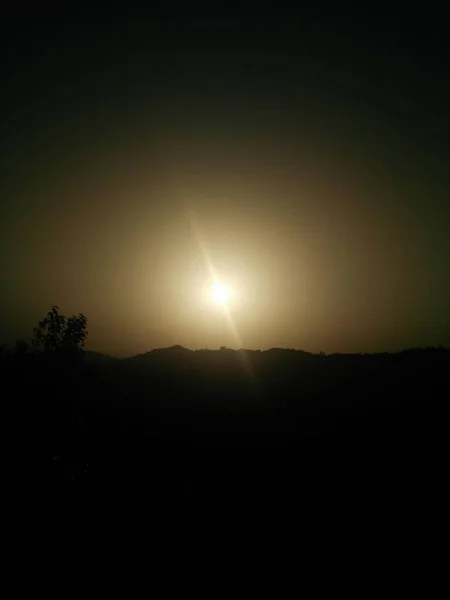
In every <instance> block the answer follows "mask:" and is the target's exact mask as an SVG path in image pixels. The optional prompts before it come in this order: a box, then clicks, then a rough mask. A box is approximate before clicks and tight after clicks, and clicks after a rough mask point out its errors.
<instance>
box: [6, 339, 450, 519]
mask: <svg viewBox="0 0 450 600" xmlns="http://www.w3.org/2000/svg"><path fill="white" fill-rule="evenodd" d="M282 352H283V351H281V354H280V355H279V356H278V357H275V355H272V356H271V357H270V360H269V357H268V356H267V357H266V358H265V359H264V360H266V363H265V364H264V365H263V364H262V363H261V361H262V359H261V358H259V359H258V358H256V359H254V360H253V367H255V365H256V367H255V368H253V370H252V373H251V375H250V374H249V371H248V370H247V371H246V372H245V373H246V374H245V375H242V374H241V375H240V376H239V377H236V373H237V371H236V370H235V369H234V367H233V365H231V366H230V362H229V361H230V360H231V361H232V360H234V358H233V357H232V356H231V354H230V356H228V358H227V357H225V355H224V354H222V355H220V354H218V355H217V356H218V358H217V360H218V361H219V363H220V365H221V366H220V368H219V367H217V364H216V367H215V369H213V370H209V371H208V369H206V371H208V373H209V374H207V375H205V373H203V374H202V373H198V372H197V373H196V374H195V376H192V371H190V370H189V369H188V370H187V371H186V369H184V370H183V365H184V366H186V363H185V360H186V357H184V358H183V357H181V358H180V356H177V357H175V358H173V357H172V358H170V359H169V357H168V356H167V357H166V359H167V363H170V368H166V367H167V365H166V367H164V368H163V367H162V366H161V364H159V365H158V367H157V368H153V367H152V366H151V363H148V364H146V365H145V366H143V365H139V366H138V367H137V366H136V364H134V365H132V364H131V363H127V364H126V365H125V363H123V362H122V361H117V362H116V361H111V363H109V362H107V363H105V364H103V363H102V364H97V363H95V361H94V362H89V361H86V363H85V364H84V366H83V368H82V369H79V370H77V372H76V374H75V375H74V373H73V372H71V373H70V374H68V373H67V372H64V373H63V371H61V370H60V371H59V375H55V371H54V367H53V366H52V367H51V369H50V371H51V372H53V374H54V377H55V378H56V380H57V382H58V386H57V390H58V391H57V392H55V388H54V387H52V386H51V385H50V383H49V381H48V380H47V383H46V384H45V379H46V376H47V375H48V372H47V370H46V369H47V367H45V369H44V371H42V368H43V367H42V366H39V369H40V371H39V373H38V374H40V375H41V382H40V383H37V381H38V377H37V373H36V372H34V375H33V377H32V376H31V373H32V371H30V369H31V367H30V366H29V365H28V366H27V367H26V368H25V367H24V366H23V365H20V366H17V364H16V366H15V367H14V369H9V371H8V372H9V376H10V377H13V376H14V377H16V389H17V391H18V394H17V398H18V401H19V398H20V402H21V403H22V406H23V408H24V412H23V413H22V419H23V420H24V421H25V420H26V416H25V415H29V416H31V415H32V418H31V419H30V421H31V423H29V427H30V429H31V430H32V433H31V435H30V437H29V439H28V440H27V441H26V443H25V446H26V447H27V452H31V453H32V456H33V460H32V461H31V463H32V464H33V465H34V468H35V473H34V475H36V476H37V479H38V481H39V482H40V483H39V485H41V486H42V488H43V489H50V488H49V486H51V487H52V488H54V489H55V486H56V489H58V490H60V491H61V490H66V491H68V490H72V493H74V494H79V493H85V494H89V495H90V497H94V496H93V495H95V493H97V492H98V493H101V494H106V497H110V498H114V499H115V501H119V500H120V498H127V499H128V501H129V500H130V498H132V497H134V498H136V499H139V501H140V502H142V501H144V502H145V503H150V504H152V505H159V506H168V505H173V504H177V505H179V506H181V505H182V506H184V507H186V506H189V505H191V506H196V507H199V506H209V507H211V506H212V505H214V506H216V507H219V506H221V507H224V508H230V507H232V506H239V507H240V508H241V509H242V510H244V511H245V510H249V511H252V510H253V508H252V507H256V506H258V507H261V506H263V507H266V508H268V509H269V508H270V510H278V511H279V510H284V509H285V508H287V507H290V508H295V507H299V506H303V507H304V506H305V503H306V504H307V506H309V507H310V509H312V510H314V511H315V514H316V515H317V514H318V513H320V512H321V511H328V512H329V511H330V510H339V509H338V507H341V509H342V508H345V509H346V510H354V511H362V512H364V511H369V512H370V511H372V512H373V511H375V513H376V512H377V511H379V510H381V509H382V507H383V506H384V507H386V506H391V507H393V506H397V509H396V510H400V511H403V512H404V511H408V503H411V501H412V500H413V499H414V500H415V501H417V499H418V498H419V497H423V496H424V494H425V495H427V497H428V499H430V495H431V497H434V496H435V498H436V502H439V494H440V492H439V490H440V488H441V486H442V481H443V478H442V473H443V462H444V459H443V456H444V454H443V450H442V446H443V440H444V438H443V435H444V434H443V433H442V432H443V427H442V426H443V424H444V423H443V419H444V414H445V405H446V403H447V398H448V372H449V366H450V361H449V355H450V352H449V351H445V350H423V351H413V352H409V353H403V354H397V355H377V356H376V357H374V356H372V357H370V356H355V357H342V356H340V357H339V356H334V357H322V356H314V357H312V355H311V356H300V355H296V356H293V355H292V354H291V355H289V354H282ZM285 352H287V351H285ZM166 359H164V360H166ZM149 360H150V359H149ZM152 360H153V359H152ZM188 360H190V358H188ZM258 360H260V363H258V364H257V361H258ZM220 361H222V362H220ZM227 361H228V362H227ZM302 361H303V362H302ZM308 361H309V362H308ZM306 363H308V364H306ZM174 365H175V367H174ZM224 365H225V366H224ZM191 366H192V365H191ZM152 368H153V370H152ZM24 369H28V371H27V373H28V376H27V377H25V376H24V374H25V371H24ZM32 369H36V367H35V366H33V367H32ZM52 369H53V370H52ZM219 371H220V373H219ZM211 373H213V374H211ZM13 374H14V375H13ZM19 375H21V376H20V377H19ZM44 375H45V376H44ZM63 375H64V378H63ZM42 380H44V383H43V381H42ZM35 388H38V389H39V394H38V395H36V396H33V394H32V390H33V389H35ZM51 390H52V391H51ZM19 392H20V393H19ZM44 392H45V394H46V397H45V395H44ZM44 402H47V404H48V406H49V407H50V408H49V409H48V410H44ZM351 507H353V509H352V508H351ZM393 510H394V509H393ZM375 513H374V514H375ZM366 517H367V514H366Z"/></svg>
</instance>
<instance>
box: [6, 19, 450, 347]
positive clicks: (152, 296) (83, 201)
mask: <svg viewBox="0 0 450 600" xmlns="http://www.w3.org/2000/svg"><path fill="white" fill-rule="evenodd" d="M366 12H367V11H366ZM3 23H4V24H3V32H2V71H1V72H2V94H1V99H0V128H1V129H0V148H1V166H0V169H1V174H0V190H1V194H0V198H1V200H0V202H1V204H0V285H1V291H2V293H1V297H0V340H2V341H4V342H6V343H10V342H12V341H13V340H15V339H17V338H19V337H25V338H27V337H29V336H30V334H31V332H32V329H33V327H34V326H35V325H37V323H38V321H39V320H41V319H42V318H43V316H44V315H45V314H46V313H47V311H48V310H50V308H51V306H52V305H55V304H56V305H58V306H59V307H60V310H61V312H62V313H63V314H66V315H71V314H78V313H80V312H82V313H84V314H85V315H86V316H87V318H88V329H89V337H88V341H87V348H88V349H91V350H97V351H100V352H104V353H107V354H111V355H115V356H130V355H133V354H137V353H141V352H146V351H149V350H151V349H152V348H158V347H165V346H170V345H173V344H181V345H183V346H186V347H188V348H205V347H208V348H218V347H220V346H222V345H225V346H228V347H231V348H260V349H266V348H271V347H288V348H298V349H303V350H306V351H310V352H319V351H324V352H327V353H328V352H378V351H397V350H401V349H403V348H409V347H417V346H428V345H444V346H450V235H449V233H450V197H449V190H450V169H449V164H450V162H449V158H450V144H449V142H450V119H449V108H448V107H449V106H450V84H449V80H450V77H449V61H448V58H449V52H448V50H449V47H448V41H447V35H446V31H445V29H444V21H443V16H442V15H439V14H437V13H436V14H431V13H430V14H429V15H428V14H426V13H425V14H417V15H415V14H414V13H413V12H410V13H409V14H408V16H407V17H405V15H400V16H399V17H397V18H395V16H393V15H392V14H391V15H390V17H389V20H388V19H387V18H382V17H375V16H372V17H371V16H370V15H369V16H368V14H366V15H365V16H364V18H363V17H361V18H359V19H358V17H357V16H356V15H354V14H352V15H345V14H343V15H341V18H340V19H333V18H331V17H330V18H329V19H324V18H322V19H318V18H316V19H312V18H311V19H308V18H306V17H303V18H301V19H300V18H295V17H289V18H288V17H286V16H281V15H277V14H276V13H275V14H272V15H263V14H259V15H258V14H253V15H252V16H250V15H249V16H243V15H237V14H231V13H230V14H226V15H225V14H222V15H221V16H213V15H205V14H203V15H198V16H194V15H193V14H191V15H188V14H187V13H185V14H184V15H177V14H175V13H174V14H172V15H171V16H167V15H166V16H159V15H158V16H157V15H153V18H152V19H149V18H144V17H142V18H139V19H138V18H135V20H131V19H128V18H125V17H123V18H121V19H117V18H113V17H112V16H111V15H109V16H108V18H107V17H106V16H105V15H104V16H102V17H101V18H97V17H95V18H94V16H91V17H89V18H87V17H86V16H83V17H82V16H80V15H68V14H64V13H63V11H61V12H59V13H55V14H53V15H52V19H49V18H48V15H45V14H43V13H40V12H39V10H36V11H35V12H34V13H33V14H31V13H30V14H27V13H26V12H24V14H22V15H20V16H16V17H12V18H11V19H9V20H8V19H5V20H3ZM216 279H218V280H220V281H222V282H224V283H227V284H228V285H229V286H230V288H231V291H232V298H231V300H230V303H229V304H228V305H227V307H226V308H224V307H221V306H220V305H217V304H216V305H213V303H212V302H211V298H210V297H209V286H210V284H211V283H212V282H213V281H214V280H216Z"/></svg>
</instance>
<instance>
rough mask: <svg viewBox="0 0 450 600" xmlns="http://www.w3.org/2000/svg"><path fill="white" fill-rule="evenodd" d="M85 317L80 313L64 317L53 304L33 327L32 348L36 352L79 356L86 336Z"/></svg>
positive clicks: (58, 355) (59, 355) (61, 355)
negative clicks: (36, 325)
mask: <svg viewBox="0 0 450 600" xmlns="http://www.w3.org/2000/svg"><path fill="white" fill-rule="evenodd" d="M87 334H88V332H87V318H86V317H85V315H83V314H82V313H80V314H79V315H72V316H71V317H68V318H67V317H65V316H64V315H61V314H59V307H58V306H53V307H52V309H51V311H49V312H48V313H47V316H46V317H45V318H44V319H43V320H42V321H40V323H39V325H38V327H36V328H35V329H34V332H33V339H32V348H33V350H34V351H35V352H37V353H38V354H42V355H45V356H49V355H50V356H57V357H71V358H72V357H73V358H75V357H79V356H80V355H82V353H83V349H84V343H85V341H86V337H87Z"/></svg>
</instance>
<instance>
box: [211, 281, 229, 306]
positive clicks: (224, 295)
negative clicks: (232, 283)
mask: <svg viewBox="0 0 450 600" xmlns="http://www.w3.org/2000/svg"><path fill="white" fill-rule="evenodd" d="M210 296H211V298H212V299H213V300H214V302H216V303H217V304H220V305H221V306H223V307H226V306H227V304H228V302H229V300H230V298H231V289H230V288H229V287H228V286H226V285H225V284H223V283H220V282H218V281H216V283H214V284H213V285H212V286H211V290H210Z"/></svg>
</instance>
